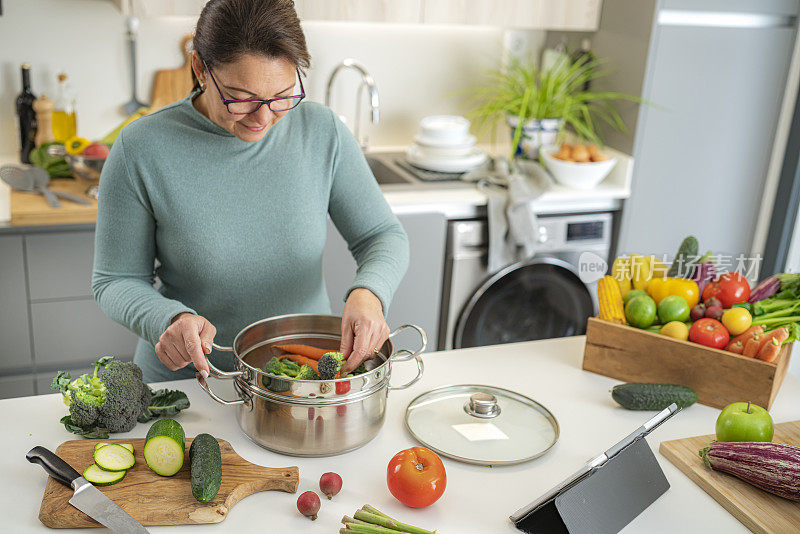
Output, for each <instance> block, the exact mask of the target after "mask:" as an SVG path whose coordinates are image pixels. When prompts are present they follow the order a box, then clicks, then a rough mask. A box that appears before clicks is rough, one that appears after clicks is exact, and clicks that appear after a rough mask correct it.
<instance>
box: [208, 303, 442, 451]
mask: <svg viewBox="0 0 800 534" xmlns="http://www.w3.org/2000/svg"><path fill="white" fill-rule="evenodd" d="M341 322H342V319H341V317H337V316H335V315H318V314H294V315H282V316H279V317H272V318H269V319H263V320H261V321H258V322H256V323H253V324H251V325H250V326H247V327H245V328H244V329H243V330H242V331H241V332H239V333H238V334H237V335H236V338H235V339H234V341H233V345H232V346H231V347H222V346H219V345H216V344H214V348H215V349H216V350H221V351H228V352H233V354H234V356H235V363H234V365H235V370H234V371H231V372H225V371H221V370H219V369H217V368H216V367H215V366H214V365H213V364H212V363H211V361H209V368H210V369H211V376H214V377H215V378H220V379H232V380H233V381H234V389H235V390H236V392H237V393H238V396H239V398H238V399H235V400H225V399H222V398H220V397H219V396H217V395H216V394H215V393H214V392H213V391H212V390H211V389H210V388H209V386H208V384H207V383H206V381H205V380H204V379H203V378H202V377H201V378H198V381H199V382H200V386H201V387H202V388H203V389H204V390H205V391H206V393H208V394H209V396H211V398H212V399H214V400H215V401H217V402H219V403H220V404H225V405H228V406H235V407H236V418H237V421H238V422H239V427H240V428H241V429H242V431H244V433H245V434H246V435H247V436H248V437H249V438H250V439H251V440H253V441H254V442H256V443H257V444H259V445H261V446H262V447H264V448H266V449H269V450H271V451H275V452H279V453H283V454H289V455H292V456H331V455H334V454H341V453H344V452H347V451H351V450H353V449H356V448H358V447H361V446H362V445H364V444H366V443H367V442H368V441H370V440H371V439H372V438H374V437H375V436H376V435H377V433H378V431H379V430H380V429H381V426H382V425H383V419H384V416H385V414H386V399H387V396H388V393H389V391H390V390H393V389H405V388H408V387H410V386H411V385H413V384H415V383H416V382H417V381H418V380H419V379H420V378H422V373H423V370H424V366H423V363H422V359H421V358H420V354H421V353H422V352H423V351H424V350H425V347H426V346H427V343H428V340H427V336H426V335H425V332H424V331H423V330H422V329H421V328H420V327H418V326H414V325H403V326H401V327H399V328H397V329H396V330H395V331H393V332H392V333H391V334H390V335H389V339H387V340H386V342H385V343H384V344H383V346H382V347H381V349H380V354H378V356H377V357H376V358H375V359H372V360H368V361H367V369H368V371H367V372H366V373H363V374H360V375H357V376H355V377H352V378H340V379H338V380H296V379H292V378H287V377H277V376H274V375H271V374H268V373H265V372H264V371H263V368H264V365H265V364H266V362H267V361H268V360H269V359H270V358H272V357H273V356H275V355H276V354H275V352H274V346H275V345H281V344H286V343H302V344H307V345H313V346H316V347H320V348H325V349H330V350H332V351H336V350H339V342H340V339H341ZM406 329H413V330H416V331H417V333H419V335H420V342H421V344H420V348H419V349H418V350H416V351H414V352H412V351H410V350H406V349H401V350H398V351H395V350H394V345H393V344H392V338H393V337H394V336H395V335H397V334H398V333H399V332H401V331H403V330H406ZM408 360H415V361H416V363H417V375H416V376H415V377H414V378H413V379H412V380H410V381H409V382H407V383H405V384H403V385H400V386H391V385H389V379H390V377H391V371H392V364H393V363H396V362H403V361H408Z"/></svg>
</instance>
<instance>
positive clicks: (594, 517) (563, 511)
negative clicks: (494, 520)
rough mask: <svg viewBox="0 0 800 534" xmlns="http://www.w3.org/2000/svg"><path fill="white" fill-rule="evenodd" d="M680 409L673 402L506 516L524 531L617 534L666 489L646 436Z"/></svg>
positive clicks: (667, 485) (666, 486) (662, 475)
mask: <svg viewBox="0 0 800 534" xmlns="http://www.w3.org/2000/svg"><path fill="white" fill-rule="evenodd" d="M678 411H679V409H678V406H677V405H675V404H671V405H670V406H669V407H667V408H666V409H664V410H662V411H661V412H659V413H658V414H656V415H655V417H653V418H651V419H650V420H648V421H647V422H645V423H644V424H643V425H642V426H640V427H639V428H637V429H636V430H634V431H633V432H631V433H630V434H628V435H627V436H626V437H625V438H623V439H622V440H621V441H619V442H618V443H617V444H615V445H614V446H613V447H611V448H610V449H608V450H607V451H605V452H604V453H603V454H601V455H599V456H597V457H595V458H593V459H591V460H589V461H588V462H587V463H586V464H584V465H583V466H582V467H581V468H580V469H578V471H576V472H575V473H573V474H572V475H571V476H570V477H568V478H567V479H566V480H564V481H562V482H561V483H559V484H558V485H556V486H555V487H554V488H552V489H551V490H549V491H547V492H546V493H545V494H544V495H542V496H541V497H539V498H538V499H536V500H535V501H533V502H532V503H530V504H528V505H527V506H524V507H522V508H520V509H519V510H517V511H516V512H514V513H513V514H512V515H511V516H510V517H509V519H510V520H511V522H512V523H514V525H515V526H516V527H517V528H518V529H520V530H522V531H523V532H528V533H534V532H535V533H540V532H569V533H570V534H615V533H617V532H619V531H620V530H622V528H624V527H625V525H627V524H628V523H630V522H631V521H632V520H633V519H634V518H635V517H636V516H638V515H639V514H640V513H642V512H643V511H644V510H645V509H646V508H647V507H648V506H650V505H651V504H653V502H655V501H656V499H658V498H659V497H660V496H661V495H663V494H664V493H665V492H666V491H667V490H668V489H669V482H667V479H666V477H665V476H664V472H663V471H662V470H661V467H660V466H659V465H658V461H657V460H656V458H655V456H654V455H653V452H652V451H651V450H650V446H649V445H648V444H647V441H646V440H645V439H644V438H645V436H647V434H649V433H650V432H652V431H653V430H654V429H655V428H657V427H658V426H660V425H661V424H662V423H664V422H665V421H666V420H667V419H669V418H670V417H672V416H673V415H675V414H676V413H677V412H678ZM554 525H560V528H554ZM564 527H566V529H565V528H564Z"/></svg>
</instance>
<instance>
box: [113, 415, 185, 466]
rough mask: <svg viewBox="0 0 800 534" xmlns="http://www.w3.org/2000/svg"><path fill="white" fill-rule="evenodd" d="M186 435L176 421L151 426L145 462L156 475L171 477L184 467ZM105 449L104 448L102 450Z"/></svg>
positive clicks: (145, 446) (162, 420) (165, 421)
mask: <svg viewBox="0 0 800 534" xmlns="http://www.w3.org/2000/svg"><path fill="white" fill-rule="evenodd" d="M185 438H186V437H185V435H184V433H183V428H182V427H181V425H180V423H178V422H177V421H176V420H175V419H159V420H158V421H156V422H155V423H153V424H152V426H150V430H148V431H147V437H146V438H145V442H144V451H143V455H144V461H145V462H147V467H149V468H150V469H152V470H153V471H154V472H155V473H157V474H159V475H161V476H164V477H171V476H172V475H174V474H175V473H177V472H178V471H180V470H181V467H183V457H184V454H185V451H186V442H185ZM103 449H105V447H103V448H102V449H100V450H103Z"/></svg>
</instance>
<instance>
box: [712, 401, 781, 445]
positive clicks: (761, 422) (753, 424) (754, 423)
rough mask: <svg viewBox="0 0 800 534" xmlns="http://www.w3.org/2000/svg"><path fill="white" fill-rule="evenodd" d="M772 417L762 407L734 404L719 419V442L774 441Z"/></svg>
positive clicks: (728, 406)
mask: <svg viewBox="0 0 800 534" xmlns="http://www.w3.org/2000/svg"><path fill="white" fill-rule="evenodd" d="M772 431H773V427H772V417H770V415H769V412H767V410H765V409H764V408H762V407H761V406H756V405H755V404H751V403H749V402H734V403H733V404H729V405H727V406H726V407H725V408H723V409H722V412H721V413H720V414H719V417H717V441H772Z"/></svg>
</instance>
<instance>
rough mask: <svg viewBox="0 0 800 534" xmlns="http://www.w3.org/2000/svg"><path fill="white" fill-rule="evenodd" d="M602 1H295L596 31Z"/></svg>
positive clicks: (329, 8) (364, 14)
mask: <svg viewBox="0 0 800 534" xmlns="http://www.w3.org/2000/svg"><path fill="white" fill-rule="evenodd" d="M113 2H114V3H115V4H116V5H117V7H118V8H119V9H120V11H122V13H124V14H125V15H135V16H137V17H160V16H176V15H177V16H192V17H196V16H198V15H200V12H201V11H202V9H203V6H204V5H205V3H206V0H113ZM601 4H602V0H558V1H555V0H295V7H296V9H297V13H298V15H299V16H300V19H302V20H308V21H317V20H325V21H342V22H395V23H406V24H461V25H478V26H502V27H509V28H521V29H539V30H569V31H594V30H596V29H597V28H598V25H599V22H600V8H601Z"/></svg>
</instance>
